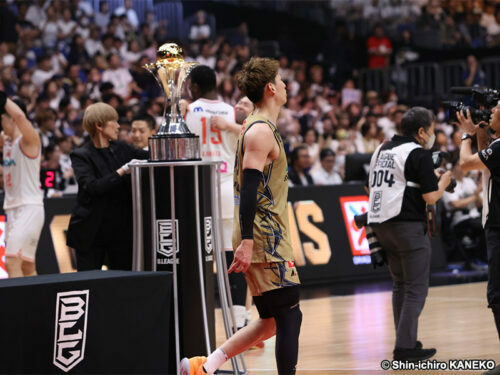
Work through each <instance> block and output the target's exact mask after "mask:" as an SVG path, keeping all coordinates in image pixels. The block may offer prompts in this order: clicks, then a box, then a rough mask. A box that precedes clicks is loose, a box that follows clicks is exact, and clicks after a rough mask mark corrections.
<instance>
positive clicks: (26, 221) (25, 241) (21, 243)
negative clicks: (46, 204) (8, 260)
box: [5, 205, 45, 262]
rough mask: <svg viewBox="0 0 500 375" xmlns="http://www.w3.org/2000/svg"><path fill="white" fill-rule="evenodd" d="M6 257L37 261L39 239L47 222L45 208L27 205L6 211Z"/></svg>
mask: <svg viewBox="0 0 500 375" xmlns="http://www.w3.org/2000/svg"><path fill="white" fill-rule="evenodd" d="M5 213H6V215H7V223H6V233H5V256H8V257H17V256H18V255H20V256H21V258H22V259H23V260H25V261H28V262H34V261H35V254H36V248H37V246H38V239H39V238H40V233H41V231H42V227H43V222H44V220H45V211H44V209H43V206H36V205H25V206H20V207H16V208H11V209H8V210H5Z"/></svg>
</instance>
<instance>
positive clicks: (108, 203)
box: [67, 103, 148, 271]
mask: <svg viewBox="0 0 500 375" xmlns="http://www.w3.org/2000/svg"><path fill="white" fill-rule="evenodd" d="M83 126H84V128H85V130H86V131H87V133H88V134H89V136H90V138H91V141H90V142H88V143H87V144H85V145H83V146H82V147H80V148H78V149H76V150H74V151H73V152H72V153H71V155H70V157H71V163H72V165H73V170H74V173H75V177H76V179H77V182H78V197H77V204H76V206H75V208H74V209H73V213H72V215H71V220H70V223H69V227H68V238H67V244H68V246H70V247H72V248H74V249H75V251H76V260H77V269H78V271H86V270H94V269H101V267H102V265H103V264H104V261H105V259H107V264H108V267H109V268H110V269H122V270H130V269H131V268H132V222H131V218H132V200H131V187H130V176H129V174H130V169H129V167H128V163H129V162H130V161H131V160H132V159H146V158H147V157H148V152H147V151H144V150H139V149H136V148H135V147H133V146H131V145H128V144H126V143H124V142H120V141H117V139H118V133H119V129H120V125H119V124H118V114H117V112H116V111H115V109H114V108H113V107H111V106H110V105H108V104H104V103H95V104H92V105H90V106H89V107H87V109H86V110H85V114H84V117H83Z"/></svg>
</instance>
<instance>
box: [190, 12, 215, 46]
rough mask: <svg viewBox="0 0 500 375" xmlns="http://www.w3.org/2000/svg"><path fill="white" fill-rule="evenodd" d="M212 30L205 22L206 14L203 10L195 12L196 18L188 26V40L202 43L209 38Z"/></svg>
mask: <svg viewBox="0 0 500 375" xmlns="http://www.w3.org/2000/svg"><path fill="white" fill-rule="evenodd" d="M211 36H212V30H211V28H210V25H209V24H208V22H207V14H206V13H205V12H204V11H203V10H199V11H198V12H196V20H195V22H194V23H193V24H192V25H191V27H190V28H189V40H190V41H191V42H194V43H202V42H205V41H207V40H208V39H210V37H211Z"/></svg>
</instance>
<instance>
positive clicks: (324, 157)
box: [312, 148, 342, 185]
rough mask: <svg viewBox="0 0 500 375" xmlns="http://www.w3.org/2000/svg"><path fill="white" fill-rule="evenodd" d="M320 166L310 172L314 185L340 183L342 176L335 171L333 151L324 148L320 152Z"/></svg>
mask: <svg viewBox="0 0 500 375" xmlns="http://www.w3.org/2000/svg"><path fill="white" fill-rule="evenodd" d="M320 160H321V166H320V168H318V169H317V170H316V171H315V172H313V174H312V179H313V180H314V184H315V185H337V184H341V183H342V177H340V175H339V174H338V173H337V172H335V168H334V167H335V152H333V151H332V150H331V149H329V148H324V149H323V150H321V153H320Z"/></svg>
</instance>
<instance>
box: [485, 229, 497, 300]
mask: <svg viewBox="0 0 500 375" xmlns="http://www.w3.org/2000/svg"><path fill="white" fill-rule="evenodd" d="M485 232H486V248H487V252H488V291H487V298H488V306H489V307H492V306H500V228H492V227H489V226H486V228H485Z"/></svg>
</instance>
